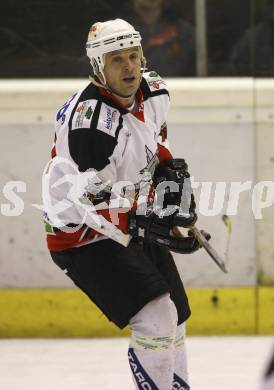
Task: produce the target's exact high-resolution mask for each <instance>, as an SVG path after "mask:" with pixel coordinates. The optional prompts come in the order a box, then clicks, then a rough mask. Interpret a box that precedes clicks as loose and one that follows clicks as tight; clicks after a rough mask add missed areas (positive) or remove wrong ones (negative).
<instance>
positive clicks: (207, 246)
mask: <svg viewBox="0 0 274 390" xmlns="http://www.w3.org/2000/svg"><path fill="white" fill-rule="evenodd" d="M222 221H223V222H224V224H225V225H226V228H227V233H228V235H227V240H226V248H225V255H224V259H222V258H221V256H220V255H219V254H218V253H217V252H216V250H215V249H214V248H213V247H212V246H211V245H210V243H209V242H208V241H207V240H206V239H205V237H204V236H203V234H202V233H201V232H200V230H199V229H197V228H196V227H195V226H193V227H191V228H190V230H191V231H192V232H193V234H194V236H195V237H196V238H197V240H198V241H199V243H200V245H201V246H202V247H203V248H204V249H205V250H206V252H207V253H208V254H209V256H210V257H211V258H212V260H213V261H214V262H215V263H216V264H217V265H218V267H219V268H220V269H221V270H222V271H223V272H224V273H228V270H227V268H226V263H227V260H228V249H229V244H230V233H231V230H232V224H231V220H230V218H229V217H228V216H227V215H223V216H222Z"/></svg>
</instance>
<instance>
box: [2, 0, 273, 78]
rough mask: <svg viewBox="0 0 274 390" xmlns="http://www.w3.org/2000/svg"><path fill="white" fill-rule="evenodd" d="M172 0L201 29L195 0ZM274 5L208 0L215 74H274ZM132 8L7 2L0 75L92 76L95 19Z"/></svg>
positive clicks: (45, 0) (81, 0) (68, 0)
mask: <svg viewBox="0 0 274 390" xmlns="http://www.w3.org/2000/svg"><path fill="white" fill-rule="evenodd" d="M166 3H168V5H169V7H172V9H173V11H174V13H173V14H175V15H176V17H177V18H179V19H183V20H184V21H186V22H188V23H191V24H192V25H193V28H194V31H195V11H194V0H170V1H167V0H166ZM273 9H274V1H272V0H207V50H208V55H207V64H208V75H209V76H257V77H270V76H273V75H274V49H273V48H274V11H273ZM272 11H273V13H272ZM131 12H133V7H132V6H131V3H130V0H128V1H125V0H119V1H118V2H117V1H102V0H100V1H96V0H77V1H75V0H74V1H73V0H54V1H53V0H24V1H19V0H6V1H5V2H1V6H0V78H37V77H43V78H49V77H50V78H52V77H56V78H57V77H58V78H65V77H71V78H75V77H76V78H77V77H87V75H88V73H89V63H88V59H87V58H86V56H85V42H86V38H87V34H88V30H89V28H90V26H91V24H92V23H94V22H95V21H105V20H108V19H112V18H115V17H122V18H125V19H128V20H131V16H132V15H130V14H131ZM194 68H195V67H194ZM194 68H193V72H194V76H195V75H196V70H195V69H194ZM168 73H169V72H168V71H167V72H166V74H162V76H169V74H168ZM188 75H189V74H184V72H183V71H182V74H178V76H188Z"/></svg>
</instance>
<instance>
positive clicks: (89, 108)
mask: <svg viewBox="0 0 274 390" xmlns="http://www.w3.org/2000/svg"><path fill="white" fill-rule="evenodd" d="M96 103H97V100H95V99H92V100H86V101H84V102H79V103H78V105H77V108H76V110H75V113H74V115H73V119H72V126H71V129H72V130H76V129H80V128H89V127H90V123H91V119H92V116H93V113H94V110H95V107H96Z"/></svg>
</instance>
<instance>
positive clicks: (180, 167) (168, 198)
mask: <svg viewBox="0 0 274 390" xmlns="http://www.w3.org/2000/svg"><path fill="white" fill-rule="evenodd" d="M187 168H188V167H187V164H186V162H185V160H184V159H182V158H174V159H169V160H165V161H163V162H161V163H159V164H158V165H157V167H156V169H155V172H154V175H153V184H154V186H155V187H156V188H157V186H158V185H159V184H160V183H163V182H165V181H169V182H174V183H177V184H178V186H179V191H178V192H171V191H170V188H169V187H168V186H167V187H166V188H164V187H162V186H159V188H163V189H164V190H165V192H164V208H166V207H167V205H177V206H179V205H180V203H181V198H182V191H183V186H184V182H185V180H186V179H189V178H190V174H189V172H188V170H187ZM160 191H161V189H160Z"/></svg>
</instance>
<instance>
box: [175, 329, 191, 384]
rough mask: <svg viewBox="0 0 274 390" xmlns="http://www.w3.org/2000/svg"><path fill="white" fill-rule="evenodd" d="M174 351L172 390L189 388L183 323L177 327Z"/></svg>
mask: <svg viewBox="0 0 274 390" xmlns="http://www.w3.org/2000/svg"><path fill="white" fill-rule="evenodd" d="M174 353H175V366H174V378H173V384H172V390H189V389H190V387H189V380H188V370H187V355H186V346H185V323H183V324H181V325H179V326H178V327H177V332H176V339H175V351H174Z"/></svg>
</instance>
